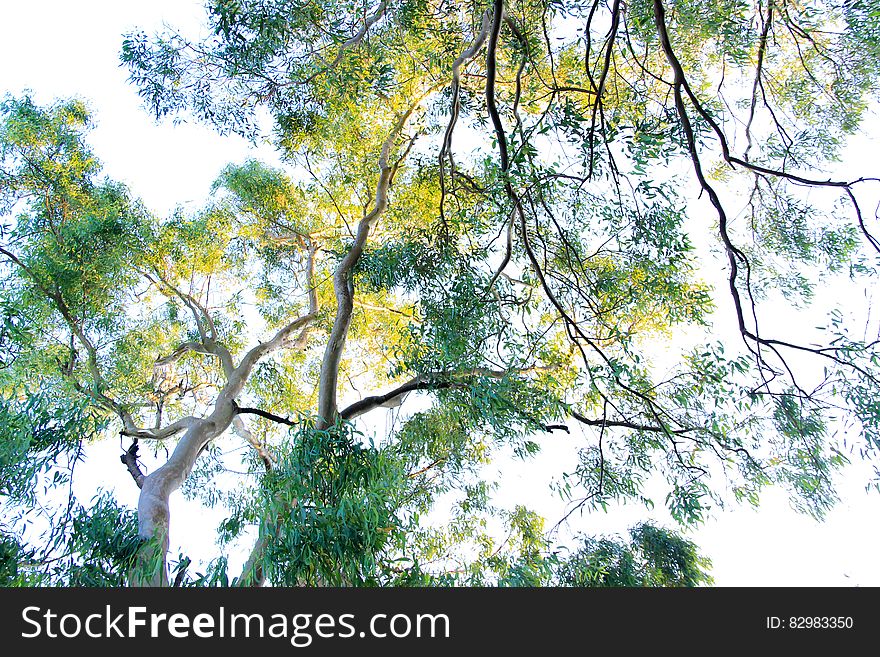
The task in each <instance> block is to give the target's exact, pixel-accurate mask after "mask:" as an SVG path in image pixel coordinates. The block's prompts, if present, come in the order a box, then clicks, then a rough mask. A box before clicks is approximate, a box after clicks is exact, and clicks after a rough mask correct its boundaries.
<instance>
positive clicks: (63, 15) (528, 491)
mask: <svg viewBox="0 0 880 657" xmlns="http://www.w3.org/2000/svg"><path fill="white" fill-rule="evenodd" d="M0 8H2V11H0V94H3V93H6V92H10V93H13V94H19V93H21V92H22V90H24V89H31V90H32V91H33V92H34V95H35V100H37V102H40V103H48V102H51V101H53V100H54V99H56V98H59V97H67V96H71V95H77V96H80V97H82V98H84V99H85V100H87V101H88V102H89V104H90V107H91V108H92V109H93V111H94V114H95V119H96V122H97V128H96V129H95V131H94V132H93V133H92V135H91V138H90V142H91V144H92V145H93V147H94V149H95V151H96V153H97V155H98V156H99V158H100V159H101V160H102V161H103V162H104V164H105V170H106V173H107V174H108V175H110V176H111V177H112V178H114V179H117V180H121V181H123V182H125V183H126V184H127V185H128V186H129V187H130V188H131V189H132V191H133V192H134V194H135V195H136V196H138V197H140V198H142V199H143V200H144V201H145V202H146V204H147V206H148V207H150V208H151V209H152V210H154V211H155V212H158V213H165V212H168V211H169V210H171V209H172V208H174V207H175V206H177V205H179V204H189V203H192V204H194V206H198V205H200V204H201V201H202V200H203V199H204V198H205V197H206V195H207V194H208V192H209V187H210V184H211V183H212V182H213V180H214V179H215V177H216V176H217V174H218V173H219V171H220V170H221V169H222V167H223V166H224V165H225V164H227V163H229V162H236V161H241V160H243V159H244V158H245V157H247V156H248V155H250V154H252V152H251V151H250V149H249V148H248V145H247V144H246V143H245V142H243V140H240V139H237V138H234V137H231V138H221V137H219V136H217V135H216V133H214V132H213V131H212V130H210V129H209V128H206V127H200V126H195V125H179V126H172V125H171V124H170V122H168V123H165V124H163V125H160V126H157V125H155V124H154V122H153V121H152V119H151V118H150V117H149V116H147V115H146V113H145V112H144V111H143V110H142V109H141V106H140V101H139V99H138V98H137V95H136V93H135V90H134V89H133V88H132V87H130V86H129V85H128V84H127V83H126V76H127V74H126V71H125V69H123V68H121V67H120V66H119V59H118V52H119V49H120V46H121V41H122V34H123V33H124V32H126V31H129V30H131V29H133V28H141V29H143V30H145V31H146V32H147V33H152V32H154V31H156V30H157V29H159V28H161V24H162V22H163V21H164V22H166V23H167V24H170V25H175V26H180V27H182V28H183V29H184V31H189V32H190V33H192V32H193V31H194V30H196V29H197V26H198V25H199V22H200V20H201V16H202V9H201V4H200V2H198V1H193V0H150V1H146V0H145V1H132V0H103V1H102V0H77V1H71V0H28V1H26V2H22V1H20V0H2V1H0ZM860 146H861V147H862V150H863V152H864V153H865V154H866V155H870V154H871V153H872V152H873V153H876V148H875V147H873V146H871V145H869V144H866V143H861V144H860ZM864 161H871V160H870V159H869V158H868V157H866V158H865V160H864ZM860 173H863V174H865V175H870V172H868V171H861V172H860ZM554 435H557V436H558V435H560V434H554ZM558 440H559V441H563V440H564V439H563V438H559V439H558ZM542 442H547V441H542ZM565 449H566V448H565V445H564V444H562V445H561V448H560V450H556V449H554V448H553V447H552V446H551V447H550V448H547V449H545V450H544V451H543V452H542V453H541V455H539V457H538V460H537V462H529V463H524V464H522V465H521V466H518V467H516V468H515V469H514V470H512V471H510V472H507V473H506V474H505V491H506V493H505V494H506V495H507V496H508V500H509V501H510V503H511V504H512V503H513V501H514V499H515V497H516V496H517V495H519V496H520V497H522V498H523V499H522V500H521V501H522V502H526V503H529V504H530V505H531V506H533V507H534V506H536V505H537V509H536V510H539V511H541V510H542V507H544V508H545V509H546V514H547V517H548V521H549V522H550V524H552V523H553V522H555V519H556V518H558V517H559V510H560V506H559V504H558V503H554V502H552V501H550V500H547V501H542V500H538V499H536V498H535V497H534V494H533V491H534V490H535V484H536V483H540V480H541V477H542V473H544V472H546V471H548V470H547V469H546V468H547V466H549V465H550V464H552V461H553V458H554V456H556V457H558V455H559V452H560V451H565ZM101 450H102V451H103V450H106V452H105V453H104V456H106V457H107V460H108V461H109V462H110V463H116V464H118V453H119V452H118V451H117V446H116V445H115V444H113V441H108V442H107V443H106V444H104V446H103V447H101ZM103 462H104V461H103V460H102V459H100V458H98V459H96V461H95V462H94V463H92V464H89V463H86V464H84V467H81V468H80V470H81V471H80V472H79V475H78V476H82V477H83V478H86V477H87V473H86V472H83V471H88V470H89V469H91V470H92V471H93V472H95V473H96V475H97V476H99V477H101V480H102V481H104V482H105V483H106V484H107V485H109V486H113V485H114V484H116V486H117V488H118V490H119V492H120V494H121V495H122V497H123V499H124V500H127V501H129V502H130V503H134V500H136V493H137V491H136V489H135V488H134V486H133V485H132V483H131V481H130V479H127V475H126V473H125V472H124V469H123V468H122V466H121V465H119V466H118V467H117V468H116V469H117V470H118V472H109V473H108V472H107V471H106V470H103V469H102V468H103V467H104V466H103V465H102V463H103ZM868 475H869V472H868V471H867V470H866V469H864V468H862V469H861V470H856V469H851V470H848V471H847V478H846V480H844V481H842V482H841V489H840V492H841V496H842V498H843V501H842V502H841V503H840V504H839V505H838V507H837V508H835V509H834V510H833V511H832V512H831V513H830V514H829V516H828V518H827V519H826V521H825V522H824V523H821V524H820V523H817V522H815V521H813V520H811V519H810V518H809V517H806V516H803V515H800V514H797V513H795V512H794V511H792V510H791V509H790V508H789V507H788V503H787V501H786V500H785V497H784V494H783V493H782V491H770V492H768V493H767V494H765V497H764V501H763V504H762V506H761V508H760V510H758V511H754V510H751V509H748V508H740V509H737V510H728V511H725V512H723V513H720V514H718V515H717V516H716V517H715V518H714V519H712V520H710V521H709V522H707V523H706V524H705V525H704V526H703V527H702V528H701V529H700V530H698V531H696V532H693V533H691V534H690V537H691V538H692V540H694V541H696V542H697V544H698V545H699V546H700V549H701V551H702V552H703V553H704V554H706V555H708V556H709V557H711V559H712V560H713V565H714V567H713V576H714V577H715V581H716V584H717V585H719V586H746V585H755V586H805V585H815V586H852V585H862V586H880V559H878V558H877V554H880V549H878V547H880V546H878V543H880V496H878V495H877V494H876V493H874V494H872V495H870V496H869V495H868V494H866V493H865V492H864V484H865V482H866V481H867V480H868ZM183 506H184V505H183V500H182V498H181V496H180V495H179V494H176V495H175V497H174V498H172V516H173V517H174V521H173V522H174V524H173V525H172V539H173V538H174V533H175V531H180V532H181V533H182V532H183V531H184V530H183V527H184V526H186V528H187V531H192V530H193V528H194V527H200V529H198V533H200V534H201V535H202V536H210V535H211V533H212V532H213V527H210V528H209V527H208V526H204V527H201V524H202V521H203V520H204V519H205V515H204V514H201V515H200V514H197V513H194V514H191V513H187V512H183V508H182V507H183ZM654 517H655V518H656V519H658V520H659V521H660V522H663V523H664V524H669V523H668V522H667V521H666V517H665V515H664V514H663V513H662V511H658V512H656V513H655V514H654ZM644 518H645V513H644V510H642V509H635V508H634V509H626V510H622V511H615V512H614V513H613V514H609V515H608V516H601V515H594V516H591V517H590V518H589V519H588V521H585V522H582V523H579V524H581V525H582V526H584V527H586V526H589V531H590V533H594V532H595V533H601V532H604V531H623V530H625V528H626V527H628V526H629V525H631V524H633V523H635V522H637V521H638V520H640V519H644ZM175 528H178V530H176V529H175ZM172 556H173V555H172Z"/></svg>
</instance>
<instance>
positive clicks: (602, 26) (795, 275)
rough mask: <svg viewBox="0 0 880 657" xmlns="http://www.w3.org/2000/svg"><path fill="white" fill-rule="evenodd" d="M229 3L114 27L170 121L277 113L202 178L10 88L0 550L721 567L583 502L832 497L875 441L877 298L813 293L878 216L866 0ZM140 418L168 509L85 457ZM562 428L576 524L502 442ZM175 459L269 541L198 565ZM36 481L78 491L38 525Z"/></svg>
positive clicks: (477, 575) (633, 569)
mask: <svg viewBox="0 0 880 657" xmlns="http://www.w3.org/2000/svg"><path fill="white" fill-rule="evenodd" d="M207 21H208V23H207V25H208V27H209V29H210V36H209V37H208V38H207V39H205V40H192V39H189V38H187V37H186V36H185V35H182V34H179V33H175V32H168V33H165V34H159V35H155V36H151V35H147V34H145V33H141V32H135V33H132V34H129V35H126V36H125V37H124V40H123V42H122V53H121V57H122V61H123V63H124V65H125V66H126V67H127V69H128V71H129V73H130V77H131V81H132V83H133V84H134V85H135V87H136V89H137V93H139V94H140V96H141V97H142V99H143V100H144V103H145V105H146V106H147V108H148V109H149V110H151V112H152V113H153V114H154V115H155V116H156V117H157V118H160V119H161V118H164V117H171V118H182V117H187V118H195V119H196V120H199V121H202V122H205V123H207V124H209V125H211V126H213V127H214V128H216V129H217V130H218V131H219V132H220V133H229V132H234V133H238V134H240V135H244V136H246V137H248V138H251V139H258V138H262V137H269V138H270V139H271V140H272V141H273V143H274V145H275V146H276V147H277V149H278V153H279V158H280V160H279V162H276V163H274V164H272V165H270V164H266V163H261V162H257V161H255V160H249V161H246V162H242V163H231V164H229V165H228V166H227V167H226V168H225V169H224V170H223V172H222V173H221V175H220V176H219V177H218V179H217V181H216V182H215V184H214V186H213V188H212V190H211V192H212V196H211V200H210V202H209V203H207V204H206V206H205V207H203V208H200V209H198V210H196V211H184V210H178V211H176V212H174V213H172V214H171V215H170V216H156V215H154V214H152V213H150V212H149V211H148V210H147V209H146V208H145V207H144V205H143V204H142V203H141V202H140V201H138V200H137V199H136V198H134V197H133V195H132V193H131V192H130V191H129V190H128V189H126V188H125V186H123V185H121V184H120V183H117V182H114V181H112V180H109V179H102V178H101V172H102V165H101V163H100V162H99V161H98V158H97V156H96V154H95V153H93V152H92V150H91V149H90V148H89V147H88V145H87V144H88V137H87V135H88V130H89V128H90V126H91V118H90V116H91V115H90V112H89V109H88V107H87V105H86V104H85V103H83V102H81V101H78V100H69V101H59V102H57V103H55V104H54V105H51V106H48V107H40V106H38V105H37V104H35V103H34V102H33V100H32V99H31V98H29V97H26V96H25V97H22V98H7V99H6V100H5V101H4V102H3V104H2V106H0V209H2V212H3V222H4V223H3V226H2V231H0V262H2V264H0V273H2V290H3V294H2V304H0V313H2V314H0V317H2V325H0V345H2V351H0V437H2V442H0V477H2V478H0V495H2V504H3V505H4V507H5V508H6V509H8V510H9V514H8V518H9V521H8V522H9V526H8V527H6V526H4V528H3V534H2V537H3V542H2V543H0V546H2V551H0V558H2V561H0V569H2V570H0V573H2V577H4V578H6V579H5V580H4V581H8V582H10V583H15V584H33V583H46V582H61V583H65V584H78V585H80V584H82V585H118V584H121V583H122V582H123V581H125V580H126V578H128V579H130V580H133V581H142V580H145V581H146V582H147V583H152V584H171V583H172V582H174V583H176V584H177V585H180V586H196V585H211V586H213V585H216V586H226V585H230V584H261V583H263V582H265V581H266V580H267V579H268V581H271V582H272V583H274V584H281V585H302V584H306V585H358V586H385V585H397V586H404V585H452V584H461V585H505V586H508V585H509V586H513V585H526V586H537V585H547V584H553V585H560V584H565V585H577V586H643V585H650V586H692V585H702V584H709V583H711V580H710V578H709V576H708V574H707V569H708V561H707V560H706V559H705V558H704V557H702V556H701V555H700V554H699V553H698V551H697V548H696V547H695V546H694V545H693V544H692V543H690V542H689V541H687V540H686V539H684V538H683V537H682V536H681V535H679V534H677V533H675V532H674V531H672V530H664V529H659V528H658V527H656V526H654V525H651V524H641V525H639V526H637V527H636V528H635V529H634V530H633V531H632V533H631V536H630V540H629V541H628V542H623V541H621V540H618V539H610V538H605V539H603V538H590V537H584V535H583V532H582V531H581V528H580V526H578V525H577V522H576V518H578V515H577V514H576V512H578V511H597V510H603V509H604V510H609V509H612V508H614V505H615V504H617V503H628V502H636V503H639V504H644V505H646V506H647V507H649V508H653V507H654V506H655V505H657V506H659V505H663V506H665V511H666V513H667V514H668V515H669V517H670V518H671V519H672V520H673V521H675V522H677V523H679V524H680V525H681V526H684V527H687V526H692V525H695V524H698V523H700V522H701V521H702V520H703V519H705V518H706V516H707V514H709V513H711V512H712V511H713V509H715V508H718V507H720V506H722V505H723V504H725V503H726V502H727V501H728V500H729V499H730V498H731V497H733V498H734V499H736V500H738V501H745V502H747V503H750V504H755V505H756V504H758V503H759V500H760V493H761V491H762V489H763V488H765V487H766V486H768V485H782V486H785V487H786V488H787V489H788V490H789V492H790V493H791V496H792V500H793V503H794V504H795V505H796V506H798V507H799V508H801V509H802V510H804V511H806V512H808V513H812V514H814V515H816V516H818V517H821V516H822V515H823V514H824V513H825V512H826V511H827V510H828V509H829V508H831V506H832V505H833V504H834V502H835V501H836V492H835V487H834V485H833V484H834V477H835V473H836V472H837V471H838V469H839V468H841V467H843V466H844V465H845V464H846V463H848V462H849V461H850V460H851V459H852V458H856V457H858V458H865V459H868V460H872V461H876V458H877V448H878V446H880V407H878V403H877V401H876V400H877V399H878V394H877V393H878V387H880V385H878V384H880V378H878V377H880V374H878V364H880V363H878V356H877V351H876V350H877V344H878V341H877V340H876V339H874V338H873V337H872V335H873V332H874V331H876V330H877V328H876V320H874V319H872V318H871V315H870V313H869V312H867V310H869V309H867V308H866V309H862V308H855V307H851V306H849V307H848V305H847V304H848V302H847V300H846V298H843V297H840V298H834V299H831V300H830V302H831V303H833V304H837V305H838V306H839V308H833V309H830V310H828V309H827V307H826V306H825V305H823V304H826V305H827V304H828V303H829V299H828V298H827V296H828V295H827V294H823V293H824V291H825V289H826V288H830V287H831V286H832V285H835V286H837V285H844V284H845V285H849V286H850V289H854V290H858V289H859V288H860V286H862V287H867V286H869V285H872V284H873V282H874V276H875V275H876V264H877V255H878V253H880V242H878V240H877V238H876V237H875V236H874V234H873V232H872V230H873V224H872V223H871V222H872V221H873V220H872V219H871V218H870V217H868V216H867V213H866V212H864V210H863V208H865V207H868V206H867V204H868V203H870V202H873V201H874V200H875V197H876V186H877V183H878V182H880V181H878V179H877V178H872V177H868V176H866V175H862V174H860V173H855V172H853V173H849V172H847V173H846V175H847V176H851V177H848V178H842V179H837V178H835V177H834V176H832V175H831V174H826V173H825V172H824V171H826V170H830V169H831V168H832V166H833V165H834V163H835V160H836V159H837V158H838V157H839V156H840V154H841V152H842V148H843V146H844V145H845V144H846V141H847V139H849V138H852V137H854V136H855V137H857V135H858V134H859V131H860V130H862V129H863V126H864V121H865V119H866V117H867V116H868V109H869V107H870V106H871V104H872V103H874V102H876V100H877V92H878V73H880V70H878V67H880V57H878V52H880V36H878V34H880V33H878V24H880V23H878V21H880V18H878V14H877V11H876V9H875V8H874V7H873V6H872V5H871V3H867V2H861V1H859V0H809V1H807V2H799V3H791V2H788V1H787V0H713V1H712V2H708V1H702V2H696V1H694V0H633V1H632V2H626V3H624V2H618V1H616V0H613V1H611V2H582V1H580V0H572V1H570V2H564V3H563V2H555V1H551V0H508V1H507V2H502V1H501V0H496V1H494V2H491V3H489V2H478V3H465V2H460V1H457V0H440V1H439V2H434V3H426V2H422V1H421V0H406V1H405V2H389V3H386V2H381V3H377V4H376V5H375V6H374V5H372V4H369V3H366V4H365V3H364V2H362V0H346V1H344V2H339V1H336V0H334V1H333V2H329V1H325V0H309V2H290V1H288V0H273V1H271V2H269V1H266V0H259V1H257V0H235V1H228V0H216V1H213V2H209V3H208V5H207ZM859 175H861V177H858V176H859ZM781 311H784V312H786V313H788V312H789V311H790V312H791V313H794V312H795V311H799V312H802V313H803V314H802V315H800V317H804V318H813V317H815V316H816V313H819V316H820V317H823V319H820V320H819V321H818V322H812V323H810V324H806V323H805V322H806V320H803V321H801V322H800V323H801V324H804V325H805V326H811V325H812V324H817V323H818V324H824V325H823V326H818V327H817V328H816V329H815V330H814V331H807V330H804V331H800V330H796V327H797V325H798V322H794V321H790V320H789V319H788V317H789V316H788V315H784V316H783V315H782V312H781ZM863 311H864V312H863ZM811 313H813V314H811ZM780 317H781V319H780ZM865 326H868V329H865ZM389 409H391V410H389ZM383 414H384V415H383ZM117 436H120V437H121V438H122V439H123V440H125V441H127V442H128V444H129V445H130V447H126V446H125V445H123V450H125V451H124V454H123V463H124V465H121V466H120V468H122V467H125V468H127V471H128V472H129V473H130V474H131V478H132V483H131V485H132V486H138V487H141V505H140V511H139V513H140V516H139V517H135V514H134V512H133V511H129V510H126V509H124V508H122V507H121V506H120V505H119V504H118V503H117V501H115V500H114V499H112V497H109V496H102V497H98V498H96V499H97V501H96V502H95V503H94V504H93V505H92V506H91V507H90V508H89V510H88V511H86V510H84V509H82V508H81V507H80V506H78V502H77V501H76V500H75V499H74V496H73V494H72V492H71V491H72V488H71V486H70V478H71V477H72V476H73V474H72V473H73V466H74V465H75V463H76V462H77V461H78V460H79V459H80V458H81V457H82V454H83V452H84V451H88V449H89V448H90V446H91V445H92V444H93V443H94V442H96V441H99V440H115V439H116V437H117ZM551 437H552V439H553V440H556V439H559V440H564V441H566V444H567V445H569V446H571V448H572V453H574V455H575V456H574V458H573V459H572V460H571V461H569V462H562V463H560V464H559V472H558V473H557V477H556V479H555V482H554V486H555V488H556V490H557V492H558V493H560V494H561V495H562V497H563V498H564V500H565V501H566V502H567V503H568V504H569V508H568V511H569V513H568V515H567V516H566V517H565V518H564V519H562V521H561V523H560V524H557V525H555V526H554V527H555V529H557V530H558V529H559V527H563V526H564V527H565V528H566V531H567V532H568V533H570V534H571V535H572V536H573V537H574V538H571V540H568V539H566V538H565V537H564V536H562V535H561V534H560V533H559V532H558V531H554V530H550V531H548V530H547V529H546V528H545V519H544V518H543V517H541V516H540V515H539V514H537V513H536V512H535V511H534V510H532V509H530V508H527V507H526V506H524V505H523V504H519V503H516V502H510V501H509V500H505V499H501V498H500V497H499V495H498V493H497V490H498V488H499V487H498V483H499V482H498V481H495V480H494V479H493V477H492V476H491V474H490V466H493V467H494V466H497V465H502V466H503V464H504V463H506V462H508V460H509V459H511V458H513V459H526V460H528V459H531V458H533V457H534V456H535V454H537V453H538V452H540V451H541V449H542V447H543V445H544V444H546V442H547V441H548V440H550V439H551ZM144 446H147V449H146V450H144V451H143V452H139V451H138V449H141V448H143V447H144ZM146 463H149V464H150V466H151V467H145V464H146ZM153 465H155V467H152V466H153ZM502 478H503V474H502ZM65 484H67V487H66V493H65ZM179 488H180V489H182V491H183V492H184V493H185V495H187V497H189V498H191V499H196V500H200V501H201V502H203V503H204V504H205V506H206V507H210V508H213V509H215V510H222V511H223V512H224V513H225V514H226V516H225V518H224V519H223V520H222V522H221V524H220V527H219V530H218V532H219V533H218V538H219V540H220V543H221V546H222V548H223V549H224V550H226V549H229V550H239V551H241V550H244V549H248V548H243V547H242V542H244V541H254V544H253V546H252V547H250V548H249V550H250V551H249V552H248V554H249V557H248V559H247V561H246V564H245V567H244V568H243V571H242V572H241V573H240V574H239V573H235V572H232V571H231V570H230V558H229V555H228V554H225V553H223V554H218V555H214V556H212V557H211V558H210V559H208V560H207V561H204V560H202V561H200V562H196V561H194V560H193V558H192V555H188V554H185V553H183V554H180V555H179V556H178V557H177V559H176V561H174V562H171V563H169V557H168V550H169V545H168V544H167V543H168V518H169V514H170V513H172V512H173V509H172V505H171V503H170V498H169V496H170V494H171V492H172V491H174V490H177V489H179ZM65 494H66V495H67V499H66V500H65V499H61V502H58V501H57V499H55V498H64V496H65ZM37 498H39V499H40V500H47V499H55V501H56V503H58V504H60V507H59V508H60V509H61V512H60V514H59V515H57V516H56V517H54V518H53V517H52V516H51V514H46V515H45V516H44V517H43V518H42V521H43V522H46V523H48V529H47V530H46V531H47V532H48V534H47V535H48V536H49V537H50V539H51V540H48V541H47V542H45V545H46V546H47V547H45V548H42V549H37V548H35V547H34V537H33V536H31V535H29V534H28V533H27V532H23V530H22V527H24V526H26V525H27V523H28V520H29V519H30V517H31V516H32V515H33V514H34V513H36V514H37V515H39V513H38V512H35V511H34V510H33V509H32V508H30V506H29V505H32V503H33V501H34V500H36V499H37ZM136 521H137V522H136ZM184 552H186V546H184ZM563 555H567V556H563ZM50 563H54V564H57V566H52V567H50V566H48V565H47V564H50ZM169 567H170V573H169Z"/></svg>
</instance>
